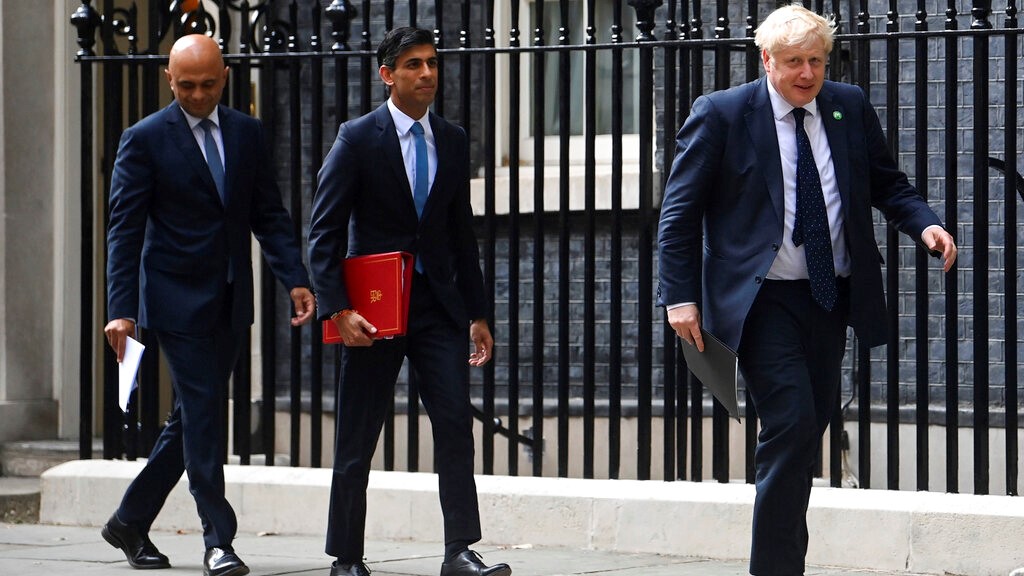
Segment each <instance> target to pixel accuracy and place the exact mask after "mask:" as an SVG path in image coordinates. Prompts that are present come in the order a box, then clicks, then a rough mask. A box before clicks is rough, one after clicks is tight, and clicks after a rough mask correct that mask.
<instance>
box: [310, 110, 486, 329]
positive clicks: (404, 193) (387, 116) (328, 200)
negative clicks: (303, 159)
mask: <svg viewBox="0 0 1024 576" xmlns="http://www.w3.org/2000/svg"><path fill="white" fill-rule="evenodd" d="M429 118H430V127H431V130H432V131H433V133H434V142H435V145H436V149H437V174H436V176H435V177H434V183H433V186H432V187H431V189H430V195H429V196H428V197H427V203H426V205H425V206H424V208H423V217H422V218H420V219H417V216H416V206H415V204H414V203H413V198H412V190H411V189H410V188H409V179H408V177H407V176H406V171H405V163H404V161H403V159H402V151H401V149H400V148H399V143H398V134H397V132H395V123H394V120H393V119H392V118H391V112H390V110H389V109H388V106H387V103H386V102H385V103H384V104H382V105H381V106H379V107H378V108H377V109H376V110H375V111H373V112H370V113H369V114H366V115H364V116H362V117H360V118H357V119H355V120H352V121H349V122H346V123H344V124H342V125H341V128H340V129H339V130H338V138H337V139H336V140H335V142H334V146H332V147H331V151H330V152H329V153H328V154H327V157H326V158H325V159H324V164H323V168H321V170H320V175H319V184H318V186H317V192H316V197H315V198H314V199H313V214H312V222H311V224H310V229H309V266H310V273H311V275H312V278H313V285H314V287H315V289H316V297H317V313H318V315H319V317H320V318H326V317H328V316H330V315H331V314H332V313H334V312H337V311H339V310H344V309H347V308H350V305H349V299H348V293H347V292H346V290H345V284H344V281H343V279H342V276H341V267H340V262H341V259H342V258H343V257H345V256H346V254H347V255H349V256H356V255H362V254H377V253H381V252H393V251H399V250H401V251H407V252H411V253H413V254H415V255H417V256H418V257H419V258H420V262H421V263H422V265H423V269H424V270H423V272H424V274H425V275H426V277H427V279H428V281H429V282H430V287H431V289H432V290H433V292H434V295H435V296H436V297H437V299H438V301H440V302H441V303H442V304H443V305H444V307H445V309H446V311H447V312H448V315H449V316H450V317H451V318H452V319H453V320H454V321H455V322H456V323H457V324H458V325H459V326H466V327H468V326H469V321H470V320H474V319H478V318H483V317H484V316H485V315H486V311H487V309H486V301H485V299H484V289H483V275H482V274H481V272H480V260H479V250H478V248H477V244H476V238H475V237H474V235H473V213H472V208H471V206H470V202H469V148H468V144H467V140H466V133H465V132H464V131H463V130H462V128H460V127H458V126H456V125H454V124H451V123H449V122H447V121H446V120H444V119H443V118H441V117H440V116H437V115H435V114H433V113H431V114H430V117H429ZM346 239H347V241H346ZM346 243H347V247H346Z"/></svg>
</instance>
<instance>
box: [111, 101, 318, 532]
mask: <svg viewBox="0 0 1024 576" xmlns="http://www.w3.org/2000/svg"><path fill="white" fill-rule="evenodd" d="M218 117H219V119H220V130H221V134H222V138H223V144H224V166H225V190H226V192H225V196H226V198H225V200H224V201H223V202H222V200H221V198H220V196H219V195H218V192H217V188H216V186H215V185H214V181H213V177H212V176H211V174H210V169H209V166H208V165H207V163H206V160H205V159H204V157H203V153H202V151H201V150H200V148H199V145H198V143H197V142H196V139H195V137H194V136H193V133H192V130H191V129H190V128H189V125H188V121H187V119H186V118H185V115H184V113H183V112H182V110H181V108H180V106H179V105H178V104H177V103H176V102H175V103H172V104H171V105H170V106H168V107H166V108H164V109H163V110H161V111H158V112H156V113H154V114H152V115H150V116H148V117H146V118H144V119H143V120H141V121H139V122H138V123H137V124H135V125H134V126H132V127H131V128H129V129H127V130H126V131H125V132H124V134H123V135H122V137H121V143H120V147H119V149H118V153H117V160H116V161H115V163H114V170H113V176H112V178H111V187H110V226H109V229H108V232H107V306H108V314H107V316H108V319H117V318H130V319H136V320H137V322H138V325H139V326H142V327H143V328H147V329H149V330H151V331H153V332H154V333H155V334H156V337H157V339H158V341H159V342H160V345H161V349H162V350H163V352H164V354H165V355H166V357H167V360H168V364H169V366H170V370H171V377H172V380H173V384H174V391H175V402H174V408H173V412H172V414H171V416H170V418H169V419H168V421H167V426H166V427H165V428H164V430H163V432H162V433H161V435H160V437H159V439H158V440H157V443H156V446H155V447H154V449H153V453H152V454H151V455H150V457H149V461H148V463H147V465H146V467H145V469H144V470H143V471H142V472H141V473H140V474H139V476H138V478H136V480H135V481H134V482H133V483H132V485H131V486H130V487H129V489H128V491H127V492H126V494H125V497H124V500H123V501H122V503H121V506H120V508H119V509H118V512H117V514H118V517H119V518H120V519H121V521H122V522H125V523H127V524H129V525H132V526H134V527H135V528H136V529H138V530H140V531H142V532H143V533H145V532H146V531H148V530H149V527H150V525H151V524H152V522H153V520H154V519H155V517H156V515H157V513H158V512H159V510H160V507H161V505H162V504H163V502H164V499H165V498H166V497H167V494H168V493H169V492H170V490H171V489H172V488H173V486H174V484H175V483H177V481H178V479H179V478H180V477H181V474H182V472H184V471H187V472H188V477H189V489H190V490H191V492H192V494H193V495H194V496H195V498H196V503H197V507H198V510H199V516H200V518H201V520H202V522H203V528H204V539H205V541H206V546H207V547H212V546H220V547H226V546H230V545H231V540H232V539H233V538H234V535H235V530H236V521H235V515H234V512H233V511H232V509H231V506H230V505H229V504H228V502H227V500H225V498H224V475H223V462H222V461H221V453H222V450H223V443H224V442H225V441H226V439H225V438H223V437H222V433H221V430H222V428H223V424H224V423H223V417H222V415H221V410H222V405H223V401H224V398H225V396H226V394H227V385H228V378H229V376H230V373H231V369H232V367H233V366H234V364H235V361H236V360H237V358H238V351H239V345H240V343H241V339H242V336H243V334H244V331H245V330H246V329H248V327H249V325H250V324H252V321H253V286H252V262H251V235H252V234H255V236H256V238H257V239H258V240H259V242H260V246H261V249H262V251H263V254H264V256H265V258H266V260H267V262H268V263H269V265H270V268H271V270H272V271H273V272H274V275H275V276H276V277H277V278H278V279H279V280H280V281H281V282H282V283H283V284H284V285H285V287H286V288H288V290H291V289H292V288H295V287H298V286H309V278H308V275H307V274H306V270H305V268H304V267H303V266H302V256H301V249H300V247H299V242H298V238H296V236H295V233H294V231H293V228H292V224H291V220H290V219H289V217H288V213H287V212H286V211H285V209H284V207H283V205H282V203H281V197H280V192H279V191H278V188H277V185H276V183H275V179H274V175H273V170H272V166H271V164H270V162H269V159H268V157H267V154H266V150H265V149H264V140H263V134H262V125H261V123H260V122H259V121H258V120H256V119H254V118H251V117H249V116H247V115H244V114H242V113H240V112H236V111H234V110H231V109H230V108H226V107H223V106H221V107H219V108H218ZM229 279H230V282H229Z"/></svg>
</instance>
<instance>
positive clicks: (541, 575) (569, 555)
mask: <svg viewBox="0 0 1024 576" xmlns="http://www.w3.org/2000/svg"><path fill="white" fill-rule="evenodd" d="M150 536H151V538H152V540H153V542H154V543H155V544H156V545H157V546H158V547H159V548H160V550H161V551H162V552H164V553H165V554H167V556H168V557H169V558H170V560H171V565H172V568H170V569H168V570H160V571H159V572H153V573H152V574H153V576H184V575H190V576H196V575H197V574H201V573H202V548H203V539H202V535H201V534H200V533H199V532H198V531H185V530H182V531H177V532H171V531H153V532H152V533H151V535H150ZM323 545H324V540H323V537H322V536H311V535H287V534H273V533H269V534H267V533H264V534H252V533H243V534H240V535H239V536H238V538H237V539H236V540H235V550H237V551H238V554H239V556H241V558H242V559H243V560H245V562H246V563H247V564H248V565H249V567H250V569H251V570H252V572H251V574H253V576H313V575H317V576H327V575H328V572H329V570H330V563H331V558H330V557H328V556H326V555H325V554H324V551H323ZM474 549H475V550H477V551H478V552H480V553H481V554H482V555H483V557H484V560H485V561H486V562H488V563H495V562H507V563H508V564H509V565H511V566H512V571H513V574H514V575H515V576H583V575H588V576H607V575H611V574H615V575H618V576H744V575H745V574H747V569H746V568H747V567H746V562H740V561H721V560H709V559H704V558H692V557H685V556H672V555H668V554H625V553H614V552H602V551H593V550H577V549H571V548H544V547H537V546H533V545H521V546H511V547H494V546H476V547H474ZM442 550H443V546H442V545H441V544H440V543H438V542H418V541H417V542H412V541H381V540H374V541H369V542H367V545H366V562H367V565H369V567H370V569H371V570H372V571H373V576H436V575H437V574H438V573H439V572H440V566H441V553H442ZM8 574H10V575H15V574H16V575H18V576H42V575H44V574H46V575H50V574H73V575H83V576H91V575H94V574H95V575H99V574H103V575H105V576H118V575H123V576H137V574H138V572H136V571H135V570H133V569H132V568H131V567H130V566H129V565H128V563H127V561H125V559H124V557H123V556H122V555H121V553H120V551H118V550H116V549H114V548H112V547H111V546H109V545H108V544H107V543H106V542H104V541H103V539H102V538H101V537H100V535H99V529H98V528H95V527H80V526H56V525H43V524H2V523H0V575H8ZM806 574H807V576H897V575H898V576H913V575H912V574H911V573H909V572H883V571H869V570H846V569H840V568H829V567H820V566H809V567H808V570H807V573H806Z"/></svg>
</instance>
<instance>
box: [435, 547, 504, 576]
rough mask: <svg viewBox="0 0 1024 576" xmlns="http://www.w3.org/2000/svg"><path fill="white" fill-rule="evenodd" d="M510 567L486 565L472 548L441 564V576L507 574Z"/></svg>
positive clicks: (491, 575) (493, 575)
mask: <svg viewBox="0 0 1024 576" xmlns="http://www.w3.org/2000/svg"><path fill="white" fill-rule="evenodd" d="M510 574H512V569H511V568H509V567H508V564H495V565H494V566H487V565H485V564H484V561H483V558H481V557H480V555H479V554H477V553H476V552H474V551H472V550H466V551H465V552H462V553H460V554H459V555H458V556H456V557H455V558H452V559H451V560H449V561H447V562H445V563H443V564H441V576H509V575H510Z"/></svg>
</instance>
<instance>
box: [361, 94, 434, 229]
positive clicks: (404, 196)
mask: <svg viewBox="0 0 1024 576" xmlns="http://www.w3.org/2000/svg"><path fill="white" fill-rule="evenodd" d="M375 115H376V118H377V129H378V130H380V142H379V145H380V151H381V155H382V156H383V157H384V159H385V163H386V164H387V166H388V168H390V169H391V172H392V176H393V177H394V179H395V180H396V181H397V182H398V190H397V193H398V195H399V196H400V198H398V203H399V205H401V206H404V208H402V211H403V212H405V213H406V216H410V217H411V218H412V219H413V220H414V221H415V220H417V217H416V203H415V202H414V201H413V199H412V188H410V187H409V176H408V174H407V173H406V171H405V159H404V158H403V157H402V148H401V145H400V144H399V143H398V132H397V129H396V128H395V121H394V119H393V118H391V110H390V109H388V104H387V102H385V103H384V104H381V105H380V106H378V107H377V111H376V113H375ZM427 204H428V205H429V204H430V202H427Z"/></svg>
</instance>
